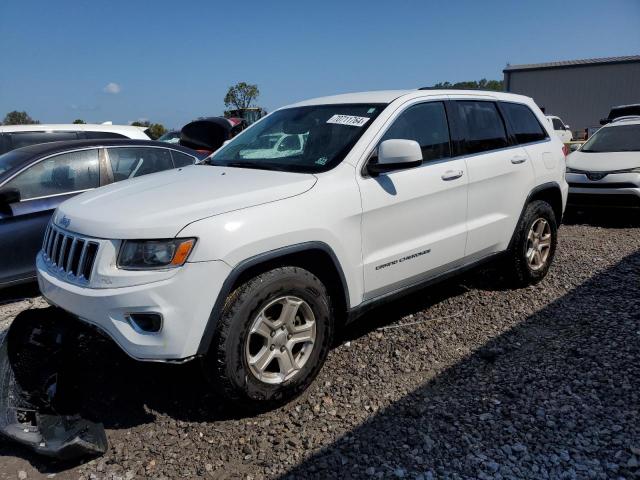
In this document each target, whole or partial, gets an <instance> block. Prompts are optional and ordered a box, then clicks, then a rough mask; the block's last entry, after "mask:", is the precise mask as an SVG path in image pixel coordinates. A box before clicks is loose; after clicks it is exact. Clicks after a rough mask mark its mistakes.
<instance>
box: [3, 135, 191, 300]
mask: <svg viewBox="0 0 640 480" xmlns="http://www.w3.org/2000/svg"><path fill="white" fill-rule="evenodd" d="M197 160H198V156H197V154H196V152H194V151H193V150H191V149H189V148H186V147H183V146H181V145H172V144H167V143H163V142H156V141H151V140H129V139H127V140H120V139H113V140H74V141H69V142H51V143H42V144H37V145H31V146H28V147H23V148H18V149H15V150H12V151H10V152H8V153H5V154H3V155H0V251H2V252H3V254H2V255H3V258H2V262H0V288H2V287H6V286H9V285H13V284H16V283H21V282H25V281H30V280H32V279H34V278H35V257H36V254H37V253H38V250H40V247H41V246H42V245H41V244H42V238H43V235H44V231H45V229H46V226H47V224H48V222H49V218H50V217H51V214H52V213H53V211H54V210H55V209H56V207H57V206H58V205H59V204H60V203H62V202H63V201H65V200H67V199H68V198H71V197H73V196H74V195H78V194H80V193H82V192H86V191H87V190H92V189H94V188H98V187H101V186H103V185H108V184H110V183H113V182H118V181H121V180H126V179H128V178H134V177H139V176H141V175H147V174H150V173H154V172H160V171H163V170H169V169H172V168H177V167H184V166H187V165H192V164H194V163H195V162H196V161H197ZM132 208H135V205H132Z"/></svg>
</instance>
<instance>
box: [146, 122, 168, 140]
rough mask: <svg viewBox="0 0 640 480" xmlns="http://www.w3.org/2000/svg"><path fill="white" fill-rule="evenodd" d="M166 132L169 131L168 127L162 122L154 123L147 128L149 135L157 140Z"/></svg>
mask: <svg viewBox="0 0 640 480" xmlns="http://www.w3.org/2000/svg"><path fill="white" fill-rule="evenodd" d="M165 133H167V129H166V128H164V125H162V124H161V123H153V124H151V126H150V127H149V128H148V129H147V135H149V137H150V138H151V139H152V140H157V139H158V138H160V137H161V136H162V135H164V134H165Z"/></svg>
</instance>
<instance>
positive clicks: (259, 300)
mask: <svg viewBox="0 0 640 480" xmlns="http://www.w3.org/2000/svg"><path fill="white" fill-rule="evenodd" d="M332 336H333V319H332V316H331V307H330V300H329V297H328V295H327V291H326V288H325V286H324V285H323V284H322V282H321V281H320V280H319V279H318V278H317V277H316V276H315V275H313V274H312V273H311V272H308V271H307V270H304V269H301V268H298V267H281V268H276V269H274V270H271V271H268V272H265V273H263V274H260V275H258V276H256V277H254V278H252V279H250V280H248V281H247V282H246V283H244V284H242V285H240V286H239V287H238V288H237V289H235V290H234V291H233V292H232V293H231V294H230V295H229V297H228V298H227V301H226V304H225V307H224V309H223V312H222V316H221V318H220V319H219V321H218V324H217V328H216V333H215V335H214V338H213V342H212V345H211V347H210V350H209V353H208V355H207V357H206V358H205V361H204V367H205V374H207V376H209V378H210V379H211V380H212V381H213V384H214V386H215V387H216V388H217V390H218V391H219V392H220V393H222V394H223V396H224V397H225V398H226V399H227V400H231V401H233V402H236V403H241V404H243V405H245V406H250V407H267V408H270V407H274V406H277V405H280V404H282V403H285V402H287V401H288V400H290V399H292V398H294V397H295V396H297V395H298V394H300V393H302V392H303V391H304V390H305V389H306V388H307V387H308V386H309V384H311V382H312V381H313V379H314V378H315V376H316V375H317V374H318V372H319V371H320V368H321V367H322V364H323V363H324V361H325V359H326V357H327V353H328V351H329V347H330V345H331V341H332Z"/></svg>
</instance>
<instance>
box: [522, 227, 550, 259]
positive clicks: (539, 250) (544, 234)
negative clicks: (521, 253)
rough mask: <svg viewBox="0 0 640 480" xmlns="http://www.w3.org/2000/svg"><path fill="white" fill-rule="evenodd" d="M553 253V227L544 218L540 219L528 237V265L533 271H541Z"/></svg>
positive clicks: (530, 230)
mask: <svg viewBox="0 0 640 480" xmlns="http://www.w3.org/2000/svg"><path fill="white" fill-rule="evenodd" d="M550 252H551V225H550V224H549V222H547V221H546V220H545V219H544V218H539V219H537V220H536V221H535V222H533V225H531V228H530V229H529V234H528V235H527V251H526V256H527V263H528V264H529V268H531V270H534V271H535V270H540V269H541V268H543V267H544V266H545V265H546V264H547V261H548V260H549V253H550Z"/></svg>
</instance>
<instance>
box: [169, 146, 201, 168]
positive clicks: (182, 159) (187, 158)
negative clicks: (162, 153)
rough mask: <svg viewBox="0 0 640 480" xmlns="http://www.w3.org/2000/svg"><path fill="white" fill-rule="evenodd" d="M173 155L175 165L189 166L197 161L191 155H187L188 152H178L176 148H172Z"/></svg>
mask: <svg viewBox="0 0 640 480" xmlns="http://www.w3.org/2000/svg"><path fill="white" fill-rule="evenodd" d="M171 156H172V157H173V164H174V165H175V167H176V168H177V167H187V166H189V165H193V164H194V163H195V161H196V159H195V158H193V157H192V156H191V155H187V154H186V153H182V152H177V151H176V150H171Z"/></svg>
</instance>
